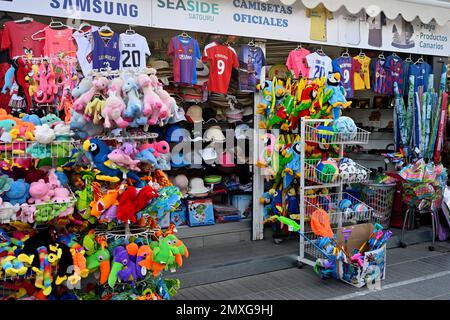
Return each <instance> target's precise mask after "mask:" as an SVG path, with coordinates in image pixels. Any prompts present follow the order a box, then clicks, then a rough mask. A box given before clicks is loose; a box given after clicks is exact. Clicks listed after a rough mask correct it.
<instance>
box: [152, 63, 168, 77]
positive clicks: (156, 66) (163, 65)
mask: <svg viewBox="0 0 450 320" xmlns="http://www.w3.org/2000/svg"><path fill="white" fill-rule="evenodd" d="M150 66H151V67H152V68H153V69H155V70H156V71H157V75H159V74H160V72H161V71H164V70H169V71H171V70H170V65H169V63H168V62H167V61H164V60H153V61H151V62H150Z"/></svg>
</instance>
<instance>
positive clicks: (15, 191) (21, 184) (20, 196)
mask: <svg viewBox="0 0 450 320" xmlns="http://www.w3.org/2000/svg"><path fill="white" fill-rule="evenodd" d="M29 190H30V185H29V184H28V183H26V182H25V181H24V180H23V179H19V180H16V181H14V182H13V183H12V184H11V188H10V189H9V190H8V191H7V192H6V193H5V194H4V199H6V200H8V201H9V202H10V203H11V204H12V205H15V204H22V203H24V202H26V201H27V199H28V197H29V196H30V193H29Z"/></svg>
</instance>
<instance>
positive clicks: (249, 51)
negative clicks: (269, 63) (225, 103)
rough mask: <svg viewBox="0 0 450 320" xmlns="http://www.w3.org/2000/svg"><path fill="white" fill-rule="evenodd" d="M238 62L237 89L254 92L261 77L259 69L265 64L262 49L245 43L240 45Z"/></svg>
mask: <svg viewBox="0 0 450 320" xmlns="http://www.w3.org/2000/svg"><path fill="white" fill-rule="evenodd" d="M239 64H240V67H239V89H240V90H242V91H251V92H254V91H255V90H256V84H257V83H258V81H259V79H260V78H261V69H262V67H263V66H265V65H266V59H265V58H264V53H263V51H262V49H261V48H260V47H255V46H249V45H247V44H244V45H242V46H241V51H240V52H239Z"/></svg>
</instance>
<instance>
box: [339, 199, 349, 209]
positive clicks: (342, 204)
mask: <svg viewBox="0 0 450 320" xmlns="http://www.w3.org/2000/svg"><path fill="white" fill-rule="evenodd" d="M351 206H352V202H351V201H350V200H349V199H342V200H341V201H340V202H339V209H340V210H342V211H344V209H346V208H351Z"/></svg>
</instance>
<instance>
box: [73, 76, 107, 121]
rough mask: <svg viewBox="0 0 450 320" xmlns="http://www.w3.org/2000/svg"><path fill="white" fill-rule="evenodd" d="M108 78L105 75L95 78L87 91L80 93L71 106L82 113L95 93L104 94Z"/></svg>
mask: <svg viewBox="0 0 450 320" xmlns="http://www.w3.org/2000/svg"><path fill="white" fill-rule="evenodd" d="M108 83H109V80H108V79H107V78H105V77H100V78H99V79H97V80H94V81H92V87H91V88H90V89H89V91H87V92H85V93H84V94H82V95H81V96H80V97H79V98H78V99H76V100H75V102H74V104H73V106H72V108H73V110H75V111H76V112H79V113H84V110H85V108H86V106H87V104H88V103H89V102H90V101H91V100H92V98H93V97H94V95H95V94H96V93H100V94H105V93H106V90H107V89H108Z"/></svg>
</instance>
